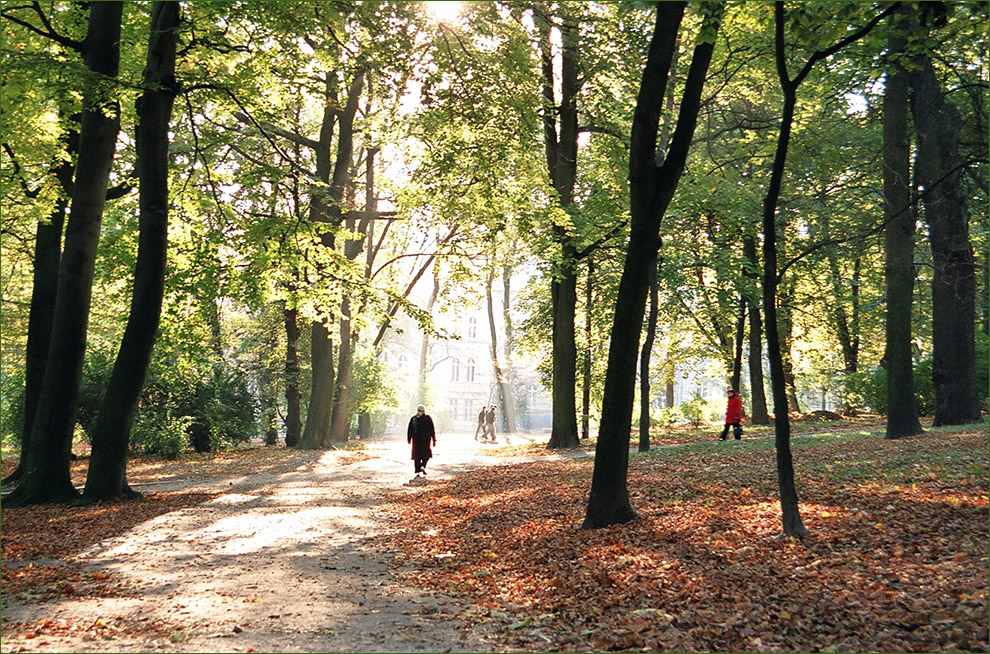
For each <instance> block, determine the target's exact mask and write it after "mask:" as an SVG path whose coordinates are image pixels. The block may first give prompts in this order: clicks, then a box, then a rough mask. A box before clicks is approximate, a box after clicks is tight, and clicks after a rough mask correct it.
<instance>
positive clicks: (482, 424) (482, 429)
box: [474, 406, 488, 440]
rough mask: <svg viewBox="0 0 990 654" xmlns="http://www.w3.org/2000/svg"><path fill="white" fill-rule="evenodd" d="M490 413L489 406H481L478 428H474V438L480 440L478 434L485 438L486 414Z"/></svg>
mask: <svg viewBox="0 0 990 654" xmlns="http://www.w3.org/2000/svg"><path fill="white" fill-rule="evenodd" d="M487 413H488V407H486V406H483V407H481V411H479V412H478V428H477V429H475V430H474V440H478V436H479V435H480V436H481V439H482V440H484V438H485V434H486V433H487V432H486V428H485V415H486V414H487Z"/></svg>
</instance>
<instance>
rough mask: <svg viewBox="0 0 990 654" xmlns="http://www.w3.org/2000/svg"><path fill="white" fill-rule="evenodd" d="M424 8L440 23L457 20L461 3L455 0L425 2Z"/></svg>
mask: <svg viewBox="0 0 990 654" xmlns="http://www.w3.org/2000/svg"><path fill="white" fill-rule="evenodd" d="M426 6H427V8H428V9H429V10H430V13H431V14H433V15H434V16H435V17H436V19H437V20H438V21H440V22H451V21H454V20H457V17H458V15H460V13H461V3H460V2H456V1H455V0H444V1H440V0H438V1H435V2H427V3H426Z"/></svg>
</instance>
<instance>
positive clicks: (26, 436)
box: [2, 116, 79, 485]
mask: <svg viewBox="0 0 990 654" xmlns="http://www.w3.org/2000/svg"><path fill="white" fill-rule="evenodd" d="M78 119H79V117H78V116H74V117H73V118H71V119H70V127H69V130H68V131H67V132H66V134H65V135H64V137H63V140H64V145H65V152H64V158H63V157H62V156H61V155H62V154H63V153H59V156H57V157H56V163H55V164H54V171H55V177H56V179H58V182H59V187H60V189H61V192H60V194H59V196H58V199H57V200H56V201H55V206H54V207H53V208H52V212H51V214H49V218H48V221H42V222H39V223H38V226H37V229H36V231H35V239H34V261H33V274H32V285H31V312H30V315H29V316H28V336H27V347H26V349H25V352H24V422H23V423H22V426H21V456H20V458H19V459H18V461H17V468H16V469H15V470H14V471H13V472H12V473H10V474H9V475H7V476H6V477H5V478H4V479H3V481H2V484H3V485H7V484H9V483H12V482H15V481H17V480H19V479H20V478H21V476H22V475H23V474H24V468H25V465H26V463H27V455H28V451H29V450H30V449H31V428H32V427H33V426H34V417H35V413H36V412H37V408H38V400H39V398H40V396H41V383H42V381H43V380H44V377H45V364H46V363H47V361H48V346H49V343H50V341H51V337H52V317H53V315H54V312H55V295H56V292H57V290H58V268H59V261H60V259H61V257H62V228H63V226H64V225H65V212H66V210H67V209H68V208H69V197H70V196H71V195H72V173H73V170H72V166H70V165H69V162H70V161H72V160H73V159H75V157H76V155H77V154H78V152H79V130H78V128H77V127H76V124H77V123H78Z"/></svg>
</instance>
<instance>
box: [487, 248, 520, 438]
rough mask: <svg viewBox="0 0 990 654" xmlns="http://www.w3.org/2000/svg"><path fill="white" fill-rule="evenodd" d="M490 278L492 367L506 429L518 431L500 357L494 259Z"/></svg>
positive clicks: (490, 264) (488, 299) (489, 320)
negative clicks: (496, 319)
mask: <svg viewBox="0 0 990 654" xmlns="http://www.w3.org/2000/svg"><path fill="white" fill-rule="evenodd" d="M488 266H489V267H488V280H487V282H486V283H485V299H486V300H487V304H488V330H489V333H490V334H491V339H492V340H491V350H490V353H491V357H492V369H493V370H494V372H495V381H496V383H497V384H498V391H499V403H500V404H501V405H502V415H503V416H504V417H505V423H506V426H505V430H506V431H508V432H514V431H516V412H515V406H514V402H513V401H512V388H511V387H510V386H509V383H508V381H507V380H506V378H505V371H504V370H502V365H501V363H500V362H499V358H498V332H497V331H496V329H495V306H494V303H493V302H492V283H493V282H494V281H495V267H494V263H493V262H492V261H489V262H488Z"/></svg>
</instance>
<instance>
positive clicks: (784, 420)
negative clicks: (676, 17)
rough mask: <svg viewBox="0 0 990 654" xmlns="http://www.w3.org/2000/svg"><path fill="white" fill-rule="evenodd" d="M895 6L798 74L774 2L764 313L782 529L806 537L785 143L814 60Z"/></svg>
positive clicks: (780, 4) (867, 29) (812, 57)
mask: <svg viewBox="0 0 990 654" xmlns="http://www.w3.org/2000/svg"><path fill="white" fill-rule="evenodd" d="M896 9H897V5H896V4H895V5H893V6H891V7H888V8H887V9H886V10H884V11H883V12H881V13H880V14H878V15H876V16H874V17H873V18H872V19H871V20H870V21H868V22H867V24H866V25H865V26H863V27H861V28H859V29H857V30H855V31H854V32H852V33H851V34H848V35H847V36H845V37H844V38H842V39H840V40H839V41H837V42H835V43H833V44H832V45H830V46H828V47H826V48H822V49H818V50H815V51H814V52H812V54H811V55H810V56H809V57H808V59H807V61H806V62H805V64H804V66H802V67H801V69H800V71H799V72H798V73H797V75H795V76H794V77H793V78H792V77H791V76H790V73H789V72H788V67H787V62H788V57H787V51H786V50H787V46H786V42H785V15H784V3H783V2H779V1H778V2H775V3H774V46H775V47H774V53H775V55H774V60H775V62H776V65H777V78H778V80H779V82H780V88H781V91H783V94H784V106H783V110H782V112H781V118H780V132H779V133H778V136H777V149H776V152H775V154H774V159H773V168H772V169H771V174H770V183H769V184H768V186H767V193H766V196H765V197H764V200H763V315H764V330H765V332H766V339H767V358H768V359H769V362H770V385H771V388H772V390H773V410H774V446H775V449H776V452H777V482H778V484H779V488H780V506H781V510H782V521H783V529H784V534H785V535H787V536H799V537H803V536H806V535H808V533H809V532H808V529H807V528H806V527H805V526H804V523H803V522H802V521H801V514H800V512H799V510H798V496H797V489H796V486H795V483H794V461H793V457H792V455H791V424H790V419H789V417H788V415H787V413H788V392H787V383H786V380H785V366H784V358H783V351H782V347H781V333H780V323H779V321H778V317H777V289H778V287H779V285H780V273H779V271H778V267H777V255H778V252H779V249H780V247H781V243H780V242H779V239H778V235H779V230H778V228H777V220H778V217H777V205H778V203H779V201H780V191H781V186H782V184H783V179H784V171H785V169H786V160H787V149H788V145H789V144H790V139H791V128H792V125H793V122H794V109H795V107H796V106H797V90H798V87H800V85H801V83H802V82H803V81H804V80H805V79H806V78H807V76H808V74H809V73H811V70H812V68H813V67H814V66H815V64H816V63H818V62H819V61H821V60H823V59H826V58H828V57H830V56H832V55H833V54H835V53H836V52H838V51H840V50H841V49H842V48H844V47H846V46H847V45H849V44H850V43H854V42H856V41H858V40H859V39H861V38H863V37H864V36H865V35H866V34H868V33H869V32H870V30H872V29H873V28H874V27H875V26H876V25H877V24H878V23H879V22H880V21H881V20H883V19H884V18H886V17H887V15H889V14H890V13H892V12H893V11H896Z"/></svg>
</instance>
